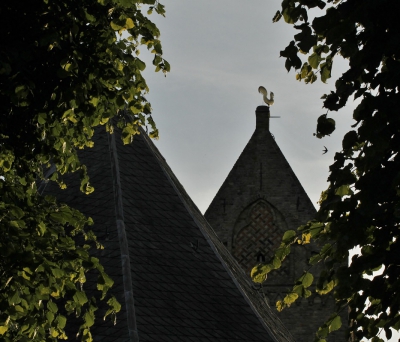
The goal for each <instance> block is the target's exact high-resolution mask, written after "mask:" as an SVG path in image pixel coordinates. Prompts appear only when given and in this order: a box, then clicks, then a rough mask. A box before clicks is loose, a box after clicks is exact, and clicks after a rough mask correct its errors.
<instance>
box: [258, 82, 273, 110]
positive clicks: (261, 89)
mask: <svg viewBox="0 0 400 342" xmlns="http://www.w3.org/2000/svg"><path fill="white" fill-rule="evenodd" d="M258 92H259V93H261V94H263V99H264V102H265V103H266V104H267V105H268V106H272V105H273V104H274V93H273V92H272V91H271V94H270V97H269V98H268V97H267V96H268V91H267V89H265V88H264V87H263V86H260V87H258Z"/></svg>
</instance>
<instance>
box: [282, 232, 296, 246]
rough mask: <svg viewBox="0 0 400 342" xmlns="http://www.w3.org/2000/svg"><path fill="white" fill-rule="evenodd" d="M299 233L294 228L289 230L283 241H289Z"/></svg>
mask: <svg viewBox="0 0 400 342" xmlns="http://www.w3.org/2000/svg"><path fill="white" fill-rule="evenodd" d="M296 235H297V233H296V232H295V231H294V230H287V231H286V232H285V233H284V234H283V237H282V242H285V243H288V242H290V241H292V240H293V238H294V237H296Z"/></svg>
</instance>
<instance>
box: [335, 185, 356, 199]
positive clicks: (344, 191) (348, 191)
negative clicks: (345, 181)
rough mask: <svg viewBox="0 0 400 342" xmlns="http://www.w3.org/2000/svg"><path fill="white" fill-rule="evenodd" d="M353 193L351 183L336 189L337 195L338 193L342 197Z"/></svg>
mask: <svg viewBox="0 0 400 342" xmlns="http://www.w3.org/2000/svg"><path fill="white" fill-rule="evenodd" d="M351 194H353V191H351V189H350V186H349V185H341V186H340V187H339V188H337V189H336V191H335V195H338V196H340V197H343V196H348V195H351Z"/></svg>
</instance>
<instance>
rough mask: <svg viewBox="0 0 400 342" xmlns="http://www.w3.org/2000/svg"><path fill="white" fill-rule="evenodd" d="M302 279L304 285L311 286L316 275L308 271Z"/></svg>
mask: <svg viewBox="0 0 400 342" xmlns="http://www.w3.org/2000/svg"><path fill="white" fill-rule="evenodd" d="M300 279H301V283H302V284H303V286H304V287H309V286H311V284H312V283H313V281H314V276H313V275H312V274H311V273H309V272H306V273H305V274H304V275H303V276H302V277H301V278H300Z"/></svg>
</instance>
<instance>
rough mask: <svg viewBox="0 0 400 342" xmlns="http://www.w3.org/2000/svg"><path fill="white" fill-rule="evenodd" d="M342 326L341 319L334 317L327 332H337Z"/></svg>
mask: <svg viewBox="0 0 400 342" xmlns="http://www.w3.org/2000/svg"><path fill="white" fill-rule="evenodd" d="M341 326H342V319H341V318H340V316H336V317H335V318H333V319H332V321H331V323H330V324H329V332H332V331H335V330H338V329H339V328H340V327H341Z"/></svg>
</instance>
